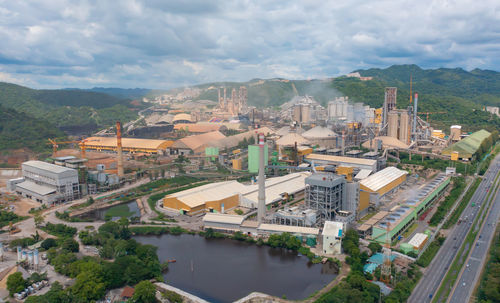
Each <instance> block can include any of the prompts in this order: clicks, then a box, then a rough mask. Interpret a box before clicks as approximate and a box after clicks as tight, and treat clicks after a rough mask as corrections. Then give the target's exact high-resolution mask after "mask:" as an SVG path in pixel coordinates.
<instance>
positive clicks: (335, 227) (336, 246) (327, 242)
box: [323, 221, 344, 255]
mask: <svg viewBox="0 0 500 303" xmlns="http://www.w3.org/2000/svg"><path fill="white" fill-rule="evenodd" d="M343 233H344V224H343V223H342V222H333V221H325V225H324V226H323V253H325V254H329V255H336V254H341V253H342V236H343Z"/></svg>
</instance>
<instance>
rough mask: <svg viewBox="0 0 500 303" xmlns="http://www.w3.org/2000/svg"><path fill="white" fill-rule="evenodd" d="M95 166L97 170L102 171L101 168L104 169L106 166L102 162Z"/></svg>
mask: <svg viewBox="0 0 500 303" xmlns="http://www.w3.org/2000/svg"><path fill="white" fill-rule="evenodd" d="M96 168H97V170H99V171H103V170H105V169H106V166H105V165H104V164H97V165H96Z"/></svg>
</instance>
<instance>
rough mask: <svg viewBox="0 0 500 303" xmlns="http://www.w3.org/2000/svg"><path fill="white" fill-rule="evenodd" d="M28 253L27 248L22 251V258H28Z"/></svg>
mask: <svg viewBox="0 0 500 303" xmlns="http://www.w3.org/2000/svg"><path fill="white" fill-rule="evenodd" d="M26 256H27V253H26V251H25V250H23V251H22V252H21V260H26Z"/></svg>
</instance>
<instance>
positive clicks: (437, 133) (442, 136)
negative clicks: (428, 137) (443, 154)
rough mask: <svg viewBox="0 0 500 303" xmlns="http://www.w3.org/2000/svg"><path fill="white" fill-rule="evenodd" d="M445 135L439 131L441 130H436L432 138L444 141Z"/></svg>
mask: <svg viewBox="0 0 500 303" xmlns="http://www.w3.org/2000/svg"><path fill="white" fill-rule="evenodd" d="M444 135H445V134H444V133H443V131H442V130H439V129H435V130H433V131H432V136H433V137H434V138H439V139H444Z"/></svg>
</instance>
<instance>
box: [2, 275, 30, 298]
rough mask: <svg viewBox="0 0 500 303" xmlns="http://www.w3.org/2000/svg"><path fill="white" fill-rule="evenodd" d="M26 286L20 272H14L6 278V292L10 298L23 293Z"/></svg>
mask: <svg viewBox="0 0 500 303" xmlns="http://www.w3.org/2000/svg"><path fill="white" fill-rule="evenodd" d="M27 285H28V284H27V281H26V280H24V279H23V275H22V274H21V273H20V272H15V273H13V274H11V275H10V276H9V277H8V278H7V290H8V291H9V294H10V295H11V296H13V295H14V294H15V293H18V292H21V291H23V290H24V289H25V288H26V286H27Z"/></svg>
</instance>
